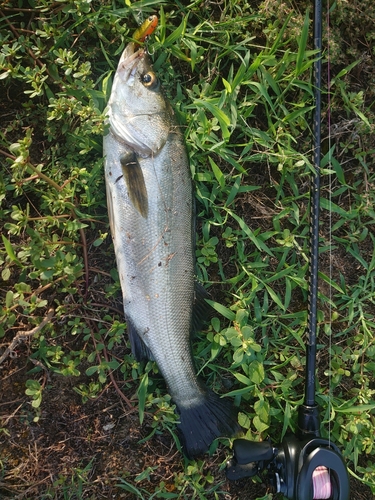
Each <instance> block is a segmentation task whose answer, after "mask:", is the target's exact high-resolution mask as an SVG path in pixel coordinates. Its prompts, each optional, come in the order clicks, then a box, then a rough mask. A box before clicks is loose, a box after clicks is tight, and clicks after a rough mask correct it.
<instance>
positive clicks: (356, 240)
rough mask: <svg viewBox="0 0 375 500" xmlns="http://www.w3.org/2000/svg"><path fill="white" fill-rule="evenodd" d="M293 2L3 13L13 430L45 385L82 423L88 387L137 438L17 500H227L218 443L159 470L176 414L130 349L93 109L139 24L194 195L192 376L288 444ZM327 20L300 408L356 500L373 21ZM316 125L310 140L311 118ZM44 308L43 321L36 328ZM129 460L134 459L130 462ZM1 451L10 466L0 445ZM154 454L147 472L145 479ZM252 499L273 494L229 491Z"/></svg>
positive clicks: (302, 325)
mask: <svg viewBox="0 0 375 500" xmlns="http://www.w3.org/2000/svg"><path fill="white" fill-rule="evenodd" d="M307 4H308V2H300V3H299V7H298V9H297V7H296V6H294V7H292V6H291V4H290V3H288V2H269V1H264V2H258V4H257V6H256V8H255V7H254V6H253V5H252V4H250V3H249V2H238V1H236V0H230V1H224V2H217V3H214V2H203V3H202V2H195V1H192V2H190V3H189V4H187V3H186V2H185V3H184V2H177V3H171V2H168V1H166V2H155V1H154V0H143V1H139V2H130V1H128V0H126V1H125V2H118V1H117V0H116V1H109V0H105V1H103V2H98V1H97V0H92V1H87V0H71V1H70V0H69V1H68V2H65V3H62V2H50V1H49V0H38V1H35V2H33V3H32V6H31V7H30V9H26V10H22V9H20V8H16V7H14V6H12V5H11V3H10V2H4V5H3V6H2V9H3V12H2V19H1V20H0V40H1V49H0V79H1V81H0V84H1V87H2V90H3V91H2V94H1V95H2V96H3V97H2V98H1V112H2V115H3V116H2V129H1V131H0V155H1V158H2V160H1V161H2V168H1V172H0V203H1V205H0V214H1V226H2V245H1V246H0V266H1V279H2V285H1V295H2V299H3V300H2V303H1V308H0V338H1V342H2V348H3V346H4V347H5V349H6V348H7V346H8V347H9V346H10V345H11V343H12V340H13V338H14V336H15V335H16V334H17V332H18V333H19V332H24V331H25V330H27V331H29V332H33V331H34V328H35V329H36V330H35V334H33V335H30V336H29V337H28V338H27V341H26V340H23V343H21V344H19V345H18V346H17V349H16V350H12V352H11V353H10V355H11V356H12V357H11V358H10V357H9V359H8V360H7V362H9V364H8V365H7V366H6V368H5V370H8V376H9V377H11V374H12V373H13V368H12V367H13V364H15V365H16V366H17V367H18V366H19V368H20V370H21V362H22V360H23V364H22V369H23V368H24V364H25V363H27V374H26V378H25V380H23V381H22V397H24V394H25V392H26V396H27V398H25V400H24V402H25V403H27V405H28V406H27V410H25V411H24V412H23V413H22V416H21V417H20V419H19V421H20V422H21V423H22V425H23V424H25V426H26V427H25V429H26V430H25V429H23V430H22V432H21V431H20V432H19V433H18V436H24V435H26V434H27V432H29V429H30V428H32V429H34V427H32V426H37V427H36V429H38V430H39V429H44V432H45V434H46V436H47V435H48V422H46V421H45V418H46V417H45V413H44V412H45V409H48V404H49V401H50V399H51V395H52V394H53V393H54V391H58V390H59V387H58V386H57V385H56V384H57V380H61V379H64V380H66V381H69V383H70V384H71V385H72V387H73V389H74V392H72V393H71V394H73V396H76V397H78V396H79V398H80V402H82V404H85V407H86V406H88V405H91V404H99V403H100V401H101V400H103V398H104V396H105V397H107V391H108V387H116V388H117V389H116V390H117V392H116V394H117V398H116V401H117V404H118V405H119V401H121V399H122V401H121V402H125V405H124V408H126V409H125V410H124V412H125V414H126V415H127V418H128V419H129V421H130V417H129V415H131V414H132V411H133V410H134V409H136V410H137V411H138V414H139V424H138V427H139V426H140V424H142V427H141V428H142V429H145V434H144V435H143V436H140V437H139V443H138V445H137V448H136V449H131V452H132V457H127V456H125V453H123V455H122V456H123V458H122V462H121V464H120V465H118V464H116V463H114V466H113V467H114V468H115V469H116V471H115V472H113V471H112V472H111V473H109V472H108V471H104V468H103V467H102V468H101V469H100V471H97V470H96V466H95V467H94V460H95V463H96V458H94V459H92V456H93V455H92V454H93V453H94V452H93V451H92V449H90V450H89V452H87V453H88V454H90V453H91V455H90V460H91V459H92V461H90V460H81V459H80V457H76V456H75V457H74V459H73V458H72V463H71V467H66V468H65V469H64V468H62V467H60V466H57V465H56V464H55V465H53V466H52V465H51V470H49V472H48V473H47V472H46V475H45V477H42V479H41V476H39V477H37V476H35V477H31V478H30V481H29V483H30V484H31V483H32V482H33V484H35V488H36V489H35V491H38V493H36V494H35V497H38V498H87V497H88V495H91V497H92V498H100V495H104V496H106V497H107V498H109V497H110V496H111V495H112V496H116V495H119V494H120V495H121V494H129V495H132V497H133V498H134V497H136V498H145V499H146V498H147V499H151V498H199V499H201V498H202V499H204V498H215V499H216V498H217V499H219V498H224V497H225V495H226V494H229V493H228V491H227V489H228V488H229V486H228V485H225V484H222V477H219V475H218V474H219V472H215V471H218V470H219V469H220V468H221V469H222V468H223V466H221V467H220V463H218V459H217V457H218V456H219V453H220V447H219V442H215V443H213V445H212V447H211V450H210V456H209V457H206V459H205V460H204V461H199V460H198V461H187V460H185V462H184V463H183V464H181V463H180V458H175V457H180V453H177V454H176V455H172V458H171V455H169V452H170V449H171V447H172V446H173V449H176V448H177V450H179V451H181V447H180V443H179V440H178V436H177V434H176V425H175V424H176V420H177V416H176V414H175V413H174V405H173V402H172V401H171V400H170V397H169V395H168V394H167V391H166V388H165V387H164V386H163V383H162V381H161V378H160V376H159V375H158V369H157V366H156V365H155V364H154V363H152V362H149V363H147V364H141V363H138V362H136V361H135V360H134V358H133V357H132V355H131V354H130V350H129V344H128V341H127V336H126V325H125V323H124V318H123V314H122V312H121V309H122V308H121V303H120V299H119V296H120V285H119V279H118V274H117V271H116V269H115V262H114V255H113V249H112V246H111V243H110V238H109V236H108V235H109V228H108V216H107V212H106V201H105V187H104V180H103V159H102V135H103V132H104V130H105V127H106V125H105V106H106V102H107V99H108V97H109V94H110V90H111V82H112V78H113V72H114V70H115V67H116V65H117V61H118V59H119V56H120V53H121V51H122V50H123V48H124V47H125V45H126V44H127V43H128V41H129V39H130V36H131V33H132V32H133V31H134V29H135V28H136V27H137V25H138V24H139V23H140V22H141V21H142V20H143V18H144V17H145V16H147V15H149V14H151V13H154V12H155V9H156V8H157V9H159V11H158V12H156V13H158V15H159V19H160V22H159V28H158V29H157V30H156V32H155V34H154V35H153V36H152V37H151V39H150V40H149V42H148V49H149V52H150V53H151V54H152V57H153V60H154V67H155V69H156V71H158V72H159V75H160V77H161V79H162V81H163V85H164V88H165V93H166V95H167V96H168V98H169V100H170V101H171V104H172V107H173V108H174V109H175V111H176V115H177V118H178V120H179V123H180V125H181V128H182V130H183V131H184V137H185V141H186V145H187V148H188V151H189V158H190V167H191V174H192V178H193V180H194V189H195V196H196V212H197V222H198V223H197V237H196V241H197V248H196V257H197V276H198V278H199V280H200V281H202V282H203V283H204V286H205V287H207V288H208V289H209V291H210V293H211V300H210V304H211V306H212V308H213V311H214V313H213V317H211V318H210V321H209V324H208V325H207V326H206V328H205V332H204V333H198V334H197V335H196V337H195V338H194V340H193V350H194V355H195V358H196V360H197V364H198V368H199V373H200V375H202V376H203V377H204V378H205V380H206V381H207V383H208V385H209V386H210V387H212V388H213V389H215V390H217V391H218V392H221V393H225V394H226V395H227V396H229V397H233V398H234V399H235V402H236V404H237V405H238V406H239V409H240V413H239V421H240V424H241V425H242V427H243V428H244V432H245V435H246V437H248V438H249V439H253V440H258V441H259V440H263V439H265V438H267V437H268V436H272V438H273V439H275V440H277V441H279V439H280V438H281V437H282V436H283V435H284V434H285V433H286V432H287V431H288V430H294V428H295V426H296V408H297V407H298V405H299V404H300V402H301V399H302V394H303V384H302V381H303V376H304V372H303V367H304V363H305V349H304V335H305V329H306V322H307V303H306V301H307V287H308V285H307V271H308V251H307V249H308V235H309V217H308V214H309V206H308V205H309V201H308V190H309V183H308V180H309V175H310V173H311V171H312V166H311V111H312V109H313V89H312V86H311V83H310V82H311V72H312V67H313V63H314V60H315V58H316V54H315V53H314V51H312V50H311V48H310V45H311V44H310V30H311V26H310V13H309V12H308V10H307V7H308V5H307ZM30 5H31V4H30ZM330 15H331V29H330V40H329V41H330V54H329V56H330V69H331V78H330V82H329V84H327V85H325V89H323V90H325V91H326V94H325V96H326V97H325V99H326V100H328V92H329V99H330V100H329V105H330V122H331V130H330V140H329V141H328V140H326V141H324V143H323V149H324V151H325V153H324V158H323V159H322V164H321V166H322V200H321V206H322V213H321V255H320V268H321V273H320V297H319V300H320V302H319V346H318V379H319V385H318V398H317V399H318V402H319V404H320V406H321V412H322V417H323V421H324V425H323V426H322V433H323V434H324V436H326V435H327V436H328V435H330V436H331V437H332V439H333V440H334V441H335V442H337V443H338V444H339V445H340V447H341V448H342V450H343V455H344V457H345V459H346V461H347V464H348V466H349V468H350V471H351V475H352V476H353V477H357V478H359V481H362V483H363V485H366V487H367V488H368V489H371V491H372V492H373V493H375V476H374V467H373V462H374V460H373V456H374V453H375V451H374V447H373V435H374V425H375V423H374V411H375V409H374V408H375V407H374V385H373V372H374V368H375V366H374V357H375V347H374V345H375V344H374V329H375V322H374V287H375V274H374V267H375V239H374V237H373V224H374V215H375V214H374V208H373V207H374V201H375V200H374V186H375V175H374V171H373V170H374V169H373V168H372V164H373V157H374V151H375V145H374V140H373V137H374V134H373V129H374V113H373V102H374V91H373V88H374V85H373V81H374V71H373V67H374V65H373V61H372V59H373V57H374V54H373V50H372V49H371V41H372V40H373V38H374V36H375V26H374V18H375V16H374V7H373V5H372V2H370V0H366V1H364V0H362V2H357V1H355V2H352V3H351V4H349V3H348V2H343V1H337V2H334V4H333V5H332V6H331V12H330ZM338 26H340V29H338ZM325 28H326V26H325ZM342 33H345V40H346V42H345V43H343V34H342ZM325 40H326V43H327V30H326V29H325ZM325 57H328V53H326V54H325ZM324 62H326V59H324ZM327 72H328V68H327V65H325V67H324V73H325V74H326V73H327ZM323 120H324V123H323V130H324V132H325V133H326V135H328V128H327V124H326V115H324V116H323ZM50 308H53V310H54V313H53V318H52V319H51V320H50V321H49V322H47V323H46V324H45V325H44V326H43V329H38V325H40V324H41V323H42V322H43V319H44V318H45V317H46V314H47V313H46V311H48V310H49V309H50ZM26 325H27V327H26ZM4 352H6V351H4ZM7 357H8V356H7ZM25 360H26V361H25ZM18 364H19V365H18ZM41 375H43V376H44V380H43V379H42V378H41ZM6 380H7V377H4V384H6ZM47 381H48V383H47ZM14 387H16V385H14ZM6 392H7V391H4V394H5V393H6ZM73 396H71V397H73ZM17 397H18V396H17ZM30 403H31V408H32V412H30V411H29V406H30ZM90 408H92V406H90ZM15 409H16V407H15ZM22 411H23V410H22ZM110 411H112V410H107V408H106V409H105V411H103V413H105V414H106V415H107V414H109V413H110ZM121 411H122V410H121ZM128 412H129V413H128ZM16 413H17V412H16ZM16 413H15V414H14V415H13V416H12V415H11V416H10V417H9V416H7V417H6V418H5V419H2V421H4V422H6V423H5V424H2V428H1V430H2V431H3V432H2V433H1V434H0V439H2V438H3V437H7V438H8V437H9V434H10V435H11V438H12V439H13V441H14V440H17V439H16V437H15V436H16V431H13V428H14V427H12V425H13V424H12V425H10V424H9V421H10V420H9V418H18V417H16V416H15V415H16ZM94 413H95V412H94ZM8 417H9V418H8ZM92 418H94V417H92ZM55 420H56V421H59V422H60V420H59V419H58V418H56V419H55ZM120 420H121V418H119V421H120ZM50 423H51V422H50ZM19 425H21V424H19ZM43 425H46V427H43ZM97 425H99V424H97ZM131 425H132V424H129V428H128V434H131V432H133V430H132V429H131ZM34 431H35V429H34V430H33V432H34ZM13 432H14V433H15V434H13ZM35 432H36V431H35ZM23 433H24V434H23ZM160 436H164V439H166V438H165V436H167V438H168V439H170V442H169V445H168V446H169V447H168V446H167V445H166V444H165V443H164V441H162V443H163V448H161V449H162V450H163V452H162V453H160V455H158V458H157V459H156V458H155V456H156V455H157V454H158V453H159V448H158V452H153V451H152V450H153V448H152V443H155V442H159V441H158V439H159V438H160ZM50 438H51V437H50V436H49V437H48V439H50ZM25 439H26V438H25ZM69 439H70V436H69ZM69 439H68V438H67V440H66V441H68V440H69ZM104 439H106V438H105V437H103V436H100V438H98V441H99V442H100V446H99V445H98V448H96V449H95V450H96V451H95V454H96V455H97V456H99V454H100V456H104V454H105V453H104V451H103V450H104V448H105V446H107V444H108V443H107V444H106V445H105V446H104V444H103V442H104V441H102V440H104ZM116 439H117V438H116ZM116 439H115V440H116ZM160 439H161V438H160ZM9 442H11V440H9ZM36 442H38V443H39V442H40V441H38V440H36ZM221 442H222V443H224V444H226V445H227V444H228V440H225V441H221ZM59 443H60V441H59ZM64 443H65V441H64ZM111 443H112V441H111ZM111 445H112V444H111ZM46 446H47V445H46ZM56 446H57V445H56ZM108 447H109V444H108ZM148 447H150V448H148ZM174 447H176V448H174ZM52 448H53V445H51V448H46V449H48V450H49V449H52ZM56 449H57V448H56ZM56 449H55V453H56ZM142 449H144V450H147V453H148V454H147V456H146V457H145V455H142V457H143V458H142V459H141V458H139V457H138V456H137V453H140V451H139V450H142ZM4 450H6V452H7V453H8V455H9V449H8V447H4ZM150 450H151V451H150ZM17 453H18V452H17ZM8 455H7V456H8ZM133 455H134V457H133ZM154 455H155V456H154ZM162 455H163V456H164V455H165V456H166V457H167V458H165V460H166V462H163V465H162V466H161V465H160V464H159V462H158V460H159V461H160V460H162V458H161V456H162ZM150 456H152V459H153V460H152V461H150V460H149V457H150ZM17 457H18V455H17ZM17 457H16V458H17ZM17 460H18V458H17ZM219 460H221V462H222V464H223V463H224V462H225V458H223V457H221V458H220V459H219ZM114 462H115V460H114ZM133 462H136V463H138V464H139V467H140V470H139V469H137V470H136V471H135V470H134V469H133ZM0 463H1V464H2V469H3V464H4V470H2V473H1V481H3V478H4V481H5V482H8V483H9V482H10V483H12V484H14V490H12V492H11V494H12V495H13V493H14V494H16V493H15V492H17V495H18V494H19V495H22V494H23V492H24V490H23V486H22V487H21V486H19V482H17V480H16V479H14V478H16V477H17V470H18V469H17V467H16V466H15V467H14V471H15V472H14V471H13V472H11V471H9V470H8V469H7V468H6V467H9V465H7V464H9V463H13V462H12V460H10V461H9V460H5V459H4V460H3V459H2V457H1V459H0ZM84 463H87V464H88V465H87V466H84V467H83V466H82V464H84ZM45 467H47V465H45ZM52 467H54V468H53V470H52ZM59 467H60V468H59ZM163 467H164V469H163ZM41 469H42V468H41ZM47 469H48V467H47V468H46V469H45V470H47ZM161 469H163V471H162V472H161ZM29 470H34V467H31V466H30V467H29ZM38 470H39V469H38ZM12 474H13V475H12ZM35 474H36V473H35ZM40 474H42V472H40ZM95 475H97V476H95ZM94 476H95V477H97V479H95V480H93V479H92V478H93V477H94ZM49 477H53V480H52V482H51V481H50V479H49ZM46 478H47V479H46ZM47 480H48V481H50V484H49V486H46V484H47V483H46V481H47ZM23 481H24V482H25V481H26V480H24V478H23ZM25 484H26V482H25ZM38 485H39V486H38ZM99 485H101V486H99ZM255 486H256V485H253V487H255ZM12 487H13V486H12ZM1 488H2V483H0V489H1ZM17 488H20V490H18V489H17ZM25 488H26V486H25ZM38 488H39V489H38ZM93 488H94V489H93ZM95 488H97V489H96V490H95ZM100 488H102V490H101V489H100ZM110 488H112V489H111V490H110ZM232 488H235V487H232ZM21 489H22V491H21ZM99 490H100V492H99ZM224 490H225V491H224ZM4 491H5V490H4ZM33 491H34V490H33ZM109 491H111V493H109ZM98 492H99V493H98ZM103 492H104V493H103ZM7 494H8V493H7ZM25 494H26V493H25ZM33 494H34V493H33ZM235 494H237V495H239V498H244V496H242V492H238V490H236V493H234V495H235ZM262 495H263V496H262ZM255 496H257V497H258V498H259V500H260V497H261V496H262V498H263V499H266V498H267V499H268V498H272V495H271V494H267V495H265V493H264V492H263V493H262V492H259V491H257V492H256V493H249V498H250V497H251V498H255ZM129 498H130V497H129ZM233 498H234V497H233Z"/></svg>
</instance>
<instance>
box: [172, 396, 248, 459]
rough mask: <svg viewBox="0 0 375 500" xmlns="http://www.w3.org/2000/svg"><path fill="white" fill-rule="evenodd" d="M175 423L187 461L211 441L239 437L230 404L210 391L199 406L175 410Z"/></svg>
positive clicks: (206, 448) (234, 410)
mask: <svg viewBox="0 0 375 500" xmlns="http://www.w3.org/2000/svg"><path fill="white" fill-rule="evenodd" d="M177 413H178V414H179V417H180V423H179V424H177V428H178V430H179V434H180V437H181V441H182V447H183V451H184V453H185V455H186V456H187V457H188V458H194V457H197V456H199V455H202V454H203V453H205V452H206V451H207V450H208V448H209V447H210V445H211V443H212V442H213V441H214V439H216V438H218V437H232V436H235V435H239V434H240V433H241V432H242V431H241V427H240V425H239V424H238V420H237V413H238V412H237V410H236V409H235V407H234V405H233V403H232V402H231V401H230V400H227V399H221V398H220V396H218V395H217V394H215V393H214V392H212V391H207V393H206V396H205V398H204V399H203V400H202V402H201V403H199V404H198V405H194V406H190V407H189V406H185V405H184V406H182V405H180V407H177Z"/></svg>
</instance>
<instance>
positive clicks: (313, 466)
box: [226, 0, 349, 500]
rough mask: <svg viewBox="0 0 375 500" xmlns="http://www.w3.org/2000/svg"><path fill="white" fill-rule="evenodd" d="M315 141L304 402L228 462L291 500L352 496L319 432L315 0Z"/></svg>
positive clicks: (240, 442) (318, 45) (318, 35)
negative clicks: (284, 425)
mask: <svg viewBox="0 0 375 500" xmlns="http://www.w3.org/2000/svg"><path fill="white" fill-rule="evenodd" d="M313 31H314V49H315V50H316V52H317V56H316V61H315V62H314V68H313V80H314V81H313V83H314V101H315V110H314V115H313V140H314V147H313V150H314V153H313V164H314V170H315V171H314V174H313V175H312V180H311V188H310V211H311V212H310V266H309V275H310V276H309V292H308V324H307V344H306V367H305V396H304V403H303V404H302V405H301V406H300V407H299V409H298V429H297V432H296V434H290V435H287V436H285V437H284V439H283V440H282V443H281V444H279V445H277V446H274V445H272V443H271V441H264V442H260V443H257V442H251V441H248V440H246V439H236V440H235V441H234V444H233V451H234V455H233V458H232V459H231V460H230V461H229V462H228V464H227V469H226V475H227V478H228V479H230V480H236V479H241V478H244V477H252V476H255V475H259V474H260V473H262V472H263V471H267V473H268V482H269V483H270V484H271V486H273V488H274V489H275V490H276V492H278V493H282V494H283V495H284V496H285V497H286V498H288V499H290V500H314V499H317V500H323V499H332V500H349V477H348V472H347V469H346V466H345V463H344V460H343V458H342V456H341V453H340V450H339V449H338V447H337V446H336V445H335V444H334V443H332V442H331V440H327V439H324V438H321V437H320V418H319V407H318V405H317V404H316V401H315V372H316V337H317V307H318V260H319V212H320V159H321V148H320V143H321V69H322V62H321V55H322V4H321V0H314V28H313Z"/></svg>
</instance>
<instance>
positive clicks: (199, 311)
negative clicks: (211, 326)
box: [192, 281, 213, 334]
mask: <svg viewBox="0 0 375 500" xmlns="http://www.w3.org/2000/svg"><path fill="white" fill-rule="evenodd" d="M209 298H210V294H209V293H208V292H207V290H206V289H205V288H204V286H203V285H201V284H200V283H198V281H196V282H195V298H194V303H193V316H192V333H193V334H194V333H195V332H197V331H199V330H200V329H201V328H202V327H203V325H204V323H207V321H209V320H210V317H211V316H212V312H213V310H212V308H211V306H210V305H209V304H208V302H207V301H206V299H209Z"/></svg>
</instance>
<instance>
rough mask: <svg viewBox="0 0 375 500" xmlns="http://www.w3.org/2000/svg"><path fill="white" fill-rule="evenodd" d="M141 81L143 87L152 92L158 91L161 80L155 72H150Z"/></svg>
mask: <svg viewBox="0 0 375 500" xmlns="http://www.w3.org/2000/svg"><path fill="white" fill-rule="evenodd" d="M141 81H142V83H143V85H144V86H145V87H147V88H148V89H150V90H156V89H157V87H158V85H159V79H158V77H157V76H156V75H155V73H154V72H153V71H149V72H148V73H146V74H145V75H143V76H142V78H141Z"/></svg>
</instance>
